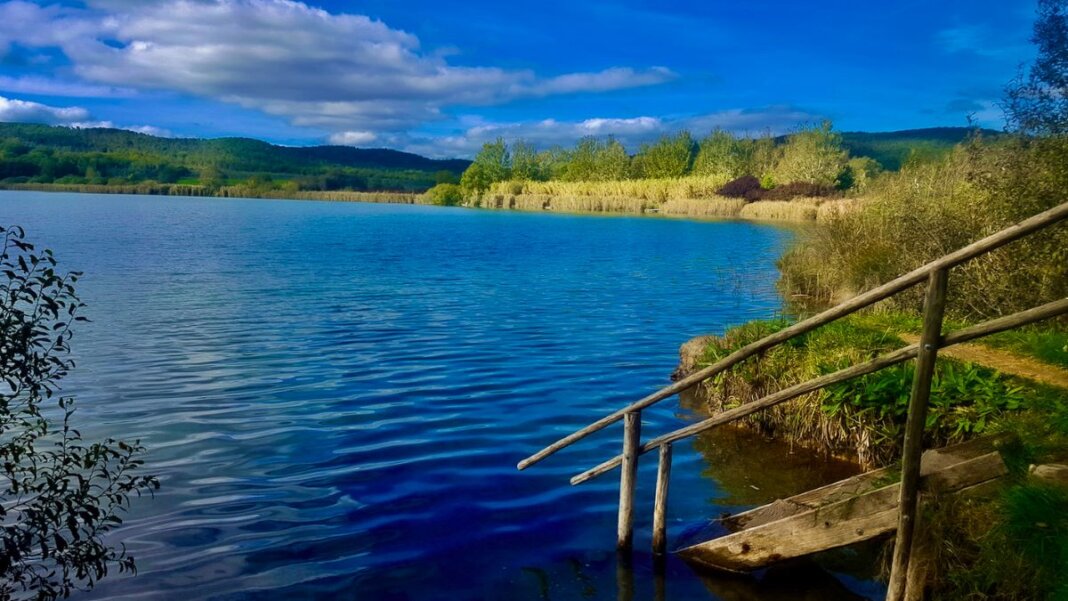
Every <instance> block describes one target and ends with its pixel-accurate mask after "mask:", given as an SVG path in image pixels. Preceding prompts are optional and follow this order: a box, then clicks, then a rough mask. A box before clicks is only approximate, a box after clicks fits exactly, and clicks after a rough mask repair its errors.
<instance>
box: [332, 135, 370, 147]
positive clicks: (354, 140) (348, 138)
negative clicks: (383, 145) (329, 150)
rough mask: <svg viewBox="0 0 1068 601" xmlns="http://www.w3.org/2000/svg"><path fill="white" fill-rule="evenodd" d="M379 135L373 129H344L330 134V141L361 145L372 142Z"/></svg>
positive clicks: (336, 143)
mask: <svg viewBox="0 0 1068 601" xmlns="http://www.w3.org/2000/svg"><path fill="white" fill-rule="evenodd" d="M377 138H378V136H377V135H376V134H375V133H374V132H371V131H343V132H338V133H336V134H333V135H331V136H330V139H329V140H330V143H331V144H335V145H337V146H360V145H361V144H370V143H371V142H374V141H375V140H376V139H377Z"/></svg>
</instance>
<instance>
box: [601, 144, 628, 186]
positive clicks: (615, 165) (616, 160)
mask: <svg viewBox="0 0 1068 601" xmlns="http://www.w3.org/2000/svg"><path fill="white" fill-rule="evenodd" d="M593 172H594V174H596V176H597V177H596V179H600V180H604V181H616V180H621V179H627V177H629V176H630V155H629V154H627V149H626V148H624V147H623V145H622V144H620V143H619V140H616V139H615V138H609V139H608V140H606V141H605V142H604V144H601V145H599V146H598V147H597V149H596V152H595V153H594V157H593Z"/></svg>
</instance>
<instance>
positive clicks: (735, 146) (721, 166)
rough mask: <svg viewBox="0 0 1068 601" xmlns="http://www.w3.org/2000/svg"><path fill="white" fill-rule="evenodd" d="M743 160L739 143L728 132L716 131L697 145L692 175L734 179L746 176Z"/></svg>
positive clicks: (742, 151) (743, 155) (743, 156)
mask: <svg viewBox="0 0 1068 601" xmlns="http://www.w3.org/2000/svg"><path fill="white" fill-rule="evenodd" d="M745 158H746V157H745V154H744V150H743V148H742V144H741V143H740V141H739V140H737V139H735V137H734V136H733V135H731V133H730V132H728V131H724V130H722V129H717V130H715V131H713V132H712V133H711V134H709V135H708V136H707V137H706V138H705V139H703V140H701V143H700V144H699V145H698V150H697V157H695V158H694V161H693V173H694V175H719V176H723V177H725V178H727V179H735V178H737V177H741V176H743V175H746V173H745V167H746V165H745V162H746V161H745ZM749 175H752V174H749Z"/></svg>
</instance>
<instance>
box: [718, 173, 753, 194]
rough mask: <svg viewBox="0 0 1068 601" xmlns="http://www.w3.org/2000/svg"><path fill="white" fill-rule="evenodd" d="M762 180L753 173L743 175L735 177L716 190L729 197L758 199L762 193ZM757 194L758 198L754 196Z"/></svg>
mask: <svg viewBox="0 0 1068 601" xmlns="http://www.w3.org/2000/svg"><path fill="white" fill-rule="evenodd" d="M760 191H761V188H760V180H758V179H757V178H755V177H753V176H752V175H743V176H742V177H739V178H738V179H733V180H731V181H729V182H727V183H726V184H723V187H722V188H720V189H719V190H717V191H716V193H717V194H719V195H720V196H726V197H727V198H745V199H746V200H757V199H758V198H759V195H760ZM754 195H756V198H752V196H754Z"/></svg>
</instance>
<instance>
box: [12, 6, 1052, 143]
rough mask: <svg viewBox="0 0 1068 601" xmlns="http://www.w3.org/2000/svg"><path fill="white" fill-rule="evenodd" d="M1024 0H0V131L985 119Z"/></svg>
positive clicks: (574, 132)
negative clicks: (45, 126) (13, 125)
mask: <svg viewBox="0 0 1068 601" xmlns="http://www.w3.org/2000/svg"><path fill="white" fill-rule="evenodd" d="M1034 10H1035V6H1034V2H1031V1H1026V2H1013V1H1005V0H1001V1H990V0H971V1H967V2H966V1H958V0H950V1H940V2H918V1H899V2H883V3H874V2H870V3H869V2H856V1H855V0H852V1H848V2H846V1H827V2H797V1H771V0H754V1H749V2H736V1H719V0H708V1H705V2H692V3H688V2H641V1H617V2H606V1H574V0H571V1H557V0H550V1H543V2H538V3H536V4H534V3H517V2H500V1H499V0H496V1H494V2H488V1H484V0H473V1H466V2H455V3H447V2H440V1H438V2H430V1H424V0H418V1H405V2H400V1H397V0H371V1H368V2H341V1H337V0H334V1H327V0H319V1H318V2H312V3H309V4H302V3H298V2H290V1H288V0H85V1H82V2H51V1H42V2H29V1H27V0H8V1H2V2H0V120H4V121H33V122H45V123H53V124H61V125H71V126H92V125H107V126H115V127H124V128H130V129H137V130H140V131H145V132H149V133H157V134H163V135H176V136H196V137H217V136H250V137H256V138H261V139H266V140H269V141H272V142H276V143H281V144H294V145H308V144H323V143H337V144H349V145H355V146H385V147H393V148H400V149H406V150H412V151H415V152H420V153H423V154H428V155H433V156H470V155H471V154H472V153H473V152H474V151H475V150H476V149H477V148H478V146H479V145H480V144H481V143H482V142H484V141H486V140H489V139H492V138H495V137H497V136H503V137H505V138H508V139H514V138H525V139H528V140H531V141H533V142H534V143H535V144H537V145H539V146H543V147H544V146H549V145H552V144H571V143H573V142H574V141H575V139H577V138H578V137H581V136H582V135H614V136H616V137H617V138H619V139H621V140H623V141H624V142H625V143H627V144H628V145H629V146H634V145H637V144H638V143H640V142H642V141H645V140H649V139H652V138H655V137H657V136H659V135H661V134H663V133H665V132H670V131H673V130H677V129H679V128H687V129H690V130H692V131H693V132H694V133H695V134H698V135H700V134H703V133H704V132H706V131H708V130H710V129H712V128H714V127H723V128H727V129H730V130H733V131H736V132H739V133H743V132H752V133H756V132H760V131H763V130H765V129H770V130H772V131H773V132H775V133H781V132H784V131H788V130H789V129H791V128H792V127H795V126H797V125H798V124H800V123H803V122H807V121H816V120H820V119H824V118H829V119H832V120H833V121H834V123H835V126H836V127H837V128H838V129H841V130H867V131H888V130H895V129H907V128H916V127H930V126H940V125H964V124H965V123H966V118H967V116H968V115H972V116H973V117H974V118H975V119H977V120H978V121H979V122H980V123H981V124H983V125H986V126H989V127H995V128H997V127H1000V126H1001V124H1002V120H1001V114H1000V110H999V109H998V108H997V104H996V103H997V102H998V100H999V98H1000V96H1001V90H1002V88H1003V86H1004V84H1005V83H1006V82H1007V81H1008V80H1009V79H1011V78H1012V77H1013V76H1014V74H1015V73H1016V72H1017V69H1018V67H1019V65H1020V64H1022V63H1024V62H1026V61H1029V60H1030V59H1031V58H1032V57H1033V53H1034V49H1033V47H1032V46H1031V44H1030V43H1029V42H1028V38H1029V36H1030V32H1031V25H1032V22H1033V18H1034Z"/></svg>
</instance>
